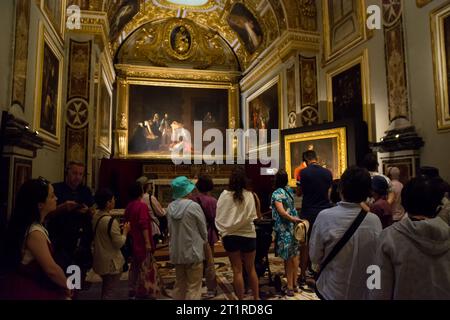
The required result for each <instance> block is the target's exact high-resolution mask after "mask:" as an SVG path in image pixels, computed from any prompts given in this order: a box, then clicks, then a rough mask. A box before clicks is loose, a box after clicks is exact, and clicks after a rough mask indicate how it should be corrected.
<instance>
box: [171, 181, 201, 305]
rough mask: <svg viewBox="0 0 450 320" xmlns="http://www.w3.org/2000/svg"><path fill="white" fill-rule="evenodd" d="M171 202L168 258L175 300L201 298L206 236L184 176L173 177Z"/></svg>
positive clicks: (197, 206)
mask: <svg viewBox="0 0 450 320" xmlns="http://www.w3.org/2000/svg"><path fill="white" fill-rule="evenodd" d="M171 187H172V195H173V199H174V201H173V202H171V203H170V204H169V206H168V208H167V217H168V222H169V233H170V243H169V253H170V261H171V262H172V263H173V264H174V265H175V276H176V281H175V288H174V291H173V294H172V297H173V298H174V299H175V300H200V298H201V289H202V278H203V260H204V259H205V253H204V248H203V245H204V243H205V242H206V241H207V239H208V233H207V230H206V219H205V215H204V213H203V211H202V208H201V207H200V205H199V204H198V203H196V202H194V201H192V200H190V199H189V196H190V194H191V193H192V191H193V190H194V189H195V185H194V184H193V183H192V182H191V181H190V180H189V179H188V178H187V177H184V176H182V177H177V178H175V179H174V180H172V183H171Z"/></svg>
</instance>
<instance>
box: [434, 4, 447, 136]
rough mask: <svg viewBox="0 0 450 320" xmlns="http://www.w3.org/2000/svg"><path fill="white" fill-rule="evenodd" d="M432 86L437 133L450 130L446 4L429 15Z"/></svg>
mask: <svg viewBox="0 0 450 320" xmlns="http://www.w3.org/2000/svg"><path fill="white" fill-rule="evenodd" d="M430 23H431V41H432V49H433V66H434V85H435V97H436V117H437V129H438V131H447V130H450V102H449V101H450V96H449V89H448V86H449V82H450V73H449V71H450V6H449V5H448V4H446V5H445V6H442V7H440V8H438V9H436V10H434V11H433V12H432V13H431V17H430Z"/></svg>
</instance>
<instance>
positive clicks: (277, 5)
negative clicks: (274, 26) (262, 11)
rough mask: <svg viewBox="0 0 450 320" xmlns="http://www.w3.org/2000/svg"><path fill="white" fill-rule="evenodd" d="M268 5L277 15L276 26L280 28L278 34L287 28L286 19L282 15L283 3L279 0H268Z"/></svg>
mask: <svg viewBox="0 0 450 320" xmlns="http://www.w3.org/2000/svg"><path fill="white" fill-rule="evenodd" d="M269 3H270V5H271V6H272V8H273V11H274V13H275V15H276V17H277V22H278V28H279V29H280V34H281V33H283V31H284V30H286V29H287V21H286V17H285V16H284V11H283V5H282V4H281V1H280V0H269Z"/></svg>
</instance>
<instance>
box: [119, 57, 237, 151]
mask: <svg viewBox="0 0 450 320" xmlns="http://www.w3.org/2000/svg"><path fill="white" fill-rule="evenodd" d="M116 69H117V70H118V74H119V76H118V82H117V83H118V85H117V89H118V90H117V110H116V114H115V117H116V127H115V130H114V135H115V137H114V143H115V146H116V149H115V150H116V152H115V154H114V156H115V157H118V158H137V159H172V155H171V152H170V151H167V152H165V151H164V152H161V150H157V151H158V152H137V151H131V150H130V141H131V140H132V138H133V137H132V134H133V130H134V128H135V125H136V123H135V122H136V121H134V120H133V118H136V116H133V114H132V113H133V112H135V111H136V110H132V109H133V108H132V107H131V105H130V97H131V95H132V92H131V91H132V90H133V88H137V87H143V86H147V87H149V88H150V87H151V88H153V89H154V88H156V89H158V90H159V92H160V94H163V93H164V90H165V88H168V89H170V88H173V89H181V90H182V89H198V90H199V91H202V90H203V89H205V90H217V91H219V90H220V91H225V95H226V97H227V100H228V101H227V103H226V110H222V111H224V114H225V117H226V118H227V119H226V120H225V124H224V126H225V127H227V128H237V126H238V125H239V123H240V119H239V110H238V105H239V85H238V83H237V81H238V73H234V72H223V71H209V70H208V71H207V70H201V71H199V70H186V69H175V68H173V69H171V70H170V71H168V70H167V68H160V67H140V66H131V65H116ZM166 91H167V90H166ZM204 98H205V97H203V98H202V97H200V100H201V101H206V100H205V99H204ZM202 99H203V100H202ZM194 100H195V101H197V100H196V99H194ZM194 100H192V101H194ZM200 100H199V101H200ZM195 101H194V102H195ZM201 101H200V102H199V103H201ZM153 102H154V101H153ZM209 103H211V101H209ZM203 106H204V104H203ZM147 109H148V108H147ZM147 109H146V110H147ZM194 109H195V108H194ZM194 109H193V110H194ZM203 109H204V108H201V110H203ZM147 111H148V112H150V113H151V114H153V113H158V114H160V116H161V117H160V119H159V120H160V123H161V122H162V118H164V116H165V115H164V114H165V113H168V117H169V120H176V119H175V118H176V117H178V116H180V115H179V114H174V113H173V111H172V112H171V111H170V110H163V111H161V110H159V111H156V109H154V110H153V111H152V109H148V110H147ZM208 111H209V110H208ZM211 111H213V110H212V109H211ZM209 113H211V114H210V115H209V116H210V117H209V118H207V115H208V114H209ZM221 114H222V113H221ZM195 117H196V115H195V114H194V113H192V117H191V120H192V123H191V122H185V123H183V124H188V126H187V127H188V129H189V127H190V126H191V125H192V126H193V121H194V120H195ZM214 118H215V119H216V120H217V121H219V119H222V118H221V117H219V118H218V117H217V116H216V115H215V114H214V112H206V115H205V116H204V117H203V119H200V121H201V120H203V123H204V124H203V129H206V126H207V125H208V123H209V124H210V125H211V126H212V125H213V124H214V123H215V121H214ZM139 119H140V118H139ZM150 120H152V119H147V118H145V119H140V120H139V121H140V123H142V125H143V127H145V128H147V129H148V128H149V127H150V128H152V126H151V121H150ZM222 120H223V119H222ZM169 122H170V123H171V124H173V125H177V124H180V123H179V120H177V121H169ZM173 122H175V124H174V123H173ZM177 122H178V123H177ZM140 123H138V125H139V126H140ZM205 123H206V126H205ZM221 123H222V122H221ZM171 128H172V129H173V128H175V129H177V128H178V127H173V126H171ZM148 131H149V132H150V131H151V132H152V133H153V131H154V130H152V129H151V130H148ZM162 131H164V128H163V130H162ZM153 134H154V133H153ZM194 134H195V132H194V130H192V131H191V139H194ZM162 135H164V134H162ZM147 138H151V137H149V136H147ZM167 138H169V137H167ZM161 141H165V140H164V139H162V137H161ZM170 141H171V142H172V141H173V139H172V137H170ZM162 144H164V143H162ZM195 147H196V146H195V145H193V149H192V150H193V151H198V150H194V149H196V148H195ZM224 151H225V150H224ZM222 156H223V159H225V154H224V155H216V156H215V159H217V158H220V157H222ZM200 157H202V155H201V154H196V153H195V152H194V153H193V154H192V155H191V159H192V160H194V159H197V158H200Z"/></svg>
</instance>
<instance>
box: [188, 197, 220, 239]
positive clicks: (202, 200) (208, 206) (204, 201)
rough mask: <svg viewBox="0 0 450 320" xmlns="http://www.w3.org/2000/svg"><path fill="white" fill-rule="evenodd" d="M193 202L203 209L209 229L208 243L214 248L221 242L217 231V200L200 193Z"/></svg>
mask: <svg viewBox="0 0 450 320" xmlns="http://www.w3.org/2000/svg"><path fill="white" fill-rule="evenodd" d="M191 200H192V201H195V202H197V203H198V204H199V205H200V207H202V210H203V213H204V214H205V218H206V227H207V229H208V243H209V245H211V246H213V245H214V243H216V242H217V240H219V237H218V235H217V229H216V223H215V221H216V209H217V200H216V199H215V198H214V197H212V196H208V195H206V194H203V193H198V194H196V195H194V196H192V198H191Z"/></svg>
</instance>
